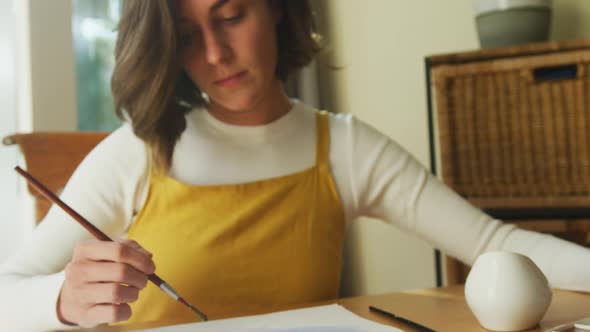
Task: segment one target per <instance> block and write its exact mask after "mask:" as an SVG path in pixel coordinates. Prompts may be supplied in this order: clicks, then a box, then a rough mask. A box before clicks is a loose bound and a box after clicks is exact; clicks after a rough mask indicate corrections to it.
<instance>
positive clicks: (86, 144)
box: [2, 132, 109, 223]
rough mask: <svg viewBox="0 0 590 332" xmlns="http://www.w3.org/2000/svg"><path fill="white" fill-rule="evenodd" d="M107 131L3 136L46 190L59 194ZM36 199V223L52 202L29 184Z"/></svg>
mask: <svg viewBox="0 0 590 332" xmlns="http://www.w3.org/2000/svg"><path fill="white" fill-rule="evenodd" d="M108 134H109V133H107V132H33V133H28V134H14V135H10V136H6V137H5V138H4V139H3V140H2V143H3V144H4V145H18V147H19V149H20V151H21V153H22V155H23V157H24V160H25V163H26V168H27V171H28V172H29V173H31V174H32V175H33V176H34V177H36V178H37V179H38V180H39V181H41V182H42V183H43V184H44V185H45V186H46V187H47V188H48V189H49V190H51V191H52V192H54V193H59V192H60V191H61V190H62V189H63V187H64V186H65V185H66V183H67V181H68V179H69V178H70V176H71V175H72V173H73V172H74V170H75V169H76V167H78V165H79V164H80V162H81V161H82V159H84V157H85V156H86V155H87V154H88V153H89V152H90V150H92V149H93V148H94V147H95V146H96V145H97V144H98V143H99V142H100V141H102V140H103V139H104V138H105V137H106V136H107V135H108ZM28 189H29V192H30V193H31V194H32V195H33V197H34V199H35V220H36V222H37V223H39V222H40V221H41V220H42V219H43V218H44V217H45V215H46V214H47V211H48V210H49V208H50V207H51V202H49V201H48V200H47V199H45V198H44V197H43V196H41V195H40V194H39V193H37V191H35V189H33V187H31V186H30V185H29V186H28Z"/></svg>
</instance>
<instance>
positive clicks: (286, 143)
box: [0, 101, 590, 331]
mask: <svg viewBox="0 0 590 332" xmlns="http://www.w3.org/2000/svg"><path fill="white" fill-rule="evenodd" d="M316 112H317V110H315V109H313V108H311V107H308V106H306V105H304V104H302V103H300V102H296V101H295V103H294V106H293V108H292V109H291V110H290V112H288V113H287V114H286V115H284V116H282V117H281V118H279V119H278V120H276V121H274V122H272V123H269V124H266V125H260V126H236V125H230V124H227V123H224V122H221V121H219V120H217V119H216V118H214V117H213V116H212V115H211V114H210V113H208V112H207V111H206V110H203V109H195V110H193V111H192V112H190V113H189V114H188V115H187V116H186V119H187V128H186V130H185V131H184V132H183V134H182V135H181V137H180V140H179V142H178V143H177V145H176V147H175V150H174V155H173V159H172V167H171V170H170V173H169V175H170V176H171V177H173V178H175V179H177V180H179V181H182V182H185V183H189V184H193V185H215V184H217V185H219V184H235V183H242V182H250V181H256V180H260V179H266V178H272V177H278V176H282V175H286V174H290V173H294V172H297V171H300V170H303V169H306V168H309V167H310V166H312V165H313V164H314V163H315V145H316V131H315V130H316V129H315V128H316V127H315V122H316ZM330 141H331V142H330V144H331V145H330V156H329V160H330V166H331V170H332V174H333V176H334V180H335V182H336V186H337V188H338V193H339V195H340V198H341V200H342V203H343V206H344V207H345V214H346V219H347V222H349V223H350V222H351V221H352V220H353V219H355V218H357V217H359V216H368V217H375V218H379V219H381V220H384V221H385V222H387V223H391V224H394V225H396V226H398V227H400V228H401V229H403V230H405V231H408V232H411V233H413V234H415V235H417V236H418V237H421V238H423V239H425V240H427V241H428V242H430V243H431V244H432V245H433V246H435V247H437V248H440V249H442V250H443V251H445V252H446V253H448V254H450V255H452V256H455V257H457V258H459V259H460V260H461V261H463V262H465V263H467V264H472V263H473V262H474V260H475V259H476V257H477V256H478V255H480V254H481V253H483V252H485V251H491V250H507V251H514V252H519V253H523V254H525V255H527V256H529V257H530V258H532V259H533V261H534V262H535V263H536V264H537V265H538V266H539V267H540V268H541V270H542V271H543V272H544V273H545V274H546V276H547V277H548V279H549V281H550V283H551V284H552V286H553V287H556V288H565V289H573V290H584V291H590V265H589V264H584V263H582V262H588V261H590V250H587V249H585V248H582V247H580V246H577V245H574V244H570V243H568V242H565V241H562V240H559V239H557V238H554V237H552V236H549V235H542V234H538V233H534V232H529V231H524V230H520V229H518V228H515V227H514V226H511V225H506V224H503V223H501V222H500V221H498V220H493V219H491V218H489V217H488V216H486V215H485V214H483V213H482V212H481V211H480V210H478V209H476V208H474V207H472V206H471V205H469V204H468V203H467V202H465V201H464V200H463V199H462V198H461V197H459V196H458V195H457V194H455V193H454V192H453V191H451V190H449V189H448V188H447V187H445V186H444V185H442V184H441V183H440V182H439V181H438V180H437V179H435V178H434V177H432V176H431V175H430V174H429V172H428V171H427V170H426V169H425V168H424V167H423V166H422V165H420V164H419V163H418V162H417V161H416V160H415V159H414V158H412V157H411V156H410V154H409V153H407V152H406V151H405V150H404V149H403V148H401V147H400V146H399V145H398V144H396V143H395V142H394V141H393V140H391V139H390V138H389V137H387V136H385V135H383V134H381V133H379V132H378V131H376V130H375V129H373V128H372V127H370V126H369V125H367V124H365V123H363V122H361V121H359V120H358V119H356V118H355V117H353V116H351V115H343V114H338V115H336V114H331V115H330ZM148 160H149V158H148V153H147V149H146V147H145V145H144V143H143V142H142V141H141V140H139V139H138V138H137V137H136V136H135V135H134V134H133V132H132V130H131V127H130V126H129V125H128V124H126V125H123V126H122V127H121V128H119V129H118V130H116V131H115V132H114V133H112V134H111V135H110V136H109V137H108V138H106V139H105V140H104V141H103V142H101V143H100V144H99V145H98V146H97V147H96V148H95V149H94V150H93V151H92V152H91V153H90V154H89V155H88V156H87V157H86V159H85V160H84V161H83V162H82V164H81V165H80V166H79V167H78V169H77V170H76V171H75V173H74V175H73V176H72V178H71V179H70V181H69V183H68V184H67V186H66V188H65V189H64V191H63V193H62V195H61V198H62V199H63V200H64V201H65V202H66V203H68V204H69V205H70V206H72V207H73V208H74V209H75V210H77V211H78V212H79V213H80V214H81V215H83V216H84V217H85V218H86V219H88V220H90V221H92V222H93V223H94V224H95V225H96V226H97V227H99V228H100V229H102V230H103V231H104V232H106V233H107V234H109V235H110V236H111V237H124V236H125V234H126V231H127V229H128V228H129V226H130V225H131V224H132V223H133V221H134V216H135V215H136V213H137V212H138V211H139V210H140V209H141V208H142V205H143V204H144V200H145V197H146V193H147V189H148V188H147V187H148V180H149V174H150V166H149V161H148ZM89 238H90V235H89V234H88V233H87V231H85V230H84V229H83V228H82V227H80V226H79V225H78V224H77V223H76V222H74V221H73V220H71V218H70V217H69V216H68V215H66V214H65V213H63V212H62V211H61V210H60V209H58V208H55V207H54V208H52V209H51V210H50V212H49V214H48V215H47V217H46V218H45V219H44V220H43V222H42V223H41V224H40V225H39V227H38V228H37V229H36V230H35V232H34V234H33V236H32V237H31V239H30V241H28V242H27V243H26V244H24V246H23V247H22V248H21V249H20V250H18V252H17V254H16V255H15V256H13V257H11V258H10V259H9V260H8V261H7V262H6V263H5V264H3V265H2V266H1V267H0V312H1V313H2V314H3V317H2V322H1V323H0V324H2V325H3V327H9V328H10V330H15V331H16V330H18V331H29V330H52V329H62V328H67V326H65V325H63V324H62V323H60V321H59V320H58V318H57V314H56V301H57V298H58V294H59V292H60V289H61V285H62V283H63V281H64V273H63V269H64V267H65V265H66V264H67V262H68V261H69V260H70V259H71V256H72V249H73V247H74V246H75V245H76V243H77V242H79V241H81V240H85V239H89Z"/></svg>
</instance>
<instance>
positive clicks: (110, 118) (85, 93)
mask: <svg viewBox="0 0 590 332" xmlns="http://www.w3.org/2000/svg"><path fill="white" fill-rule="evenodd" d="M120 12H121V0H74V2H73V20H72V31H73V43H74V51H75V56H76V89H77V92H76V94H77V110H78V129H80V130H84V131H95V130H98V131H112V130H114V129H115V128H117V127H118V126H119V125H120V121H119V119H118V118H117V117H116V116H115V113H114V109H113V99H112V95H111V89H110V80H111V74H112V71H113V66H114V50H115V42H116V39H117V33H116V27H117V22H118V21H119V17H120Z"/></svg>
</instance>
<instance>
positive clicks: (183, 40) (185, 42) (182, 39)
mask: <svg viewBox="0 0 590 332" xmlns="http://www.w3.org/2000/svg"><path fill="white" fill-rule="evenodd" d="M178 41H179V44H180V45H181V47H183V48H188V47H190V46H192V45H193V44H195V43H196V42H197V33H196V32H184V33H181V34H180V35H179V40H178Z"/></svg>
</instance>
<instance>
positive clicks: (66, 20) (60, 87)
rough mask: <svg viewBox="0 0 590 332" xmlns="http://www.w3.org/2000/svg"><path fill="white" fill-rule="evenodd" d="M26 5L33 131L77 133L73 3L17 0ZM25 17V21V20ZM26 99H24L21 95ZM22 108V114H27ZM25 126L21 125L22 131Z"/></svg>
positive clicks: (58, 0)
mask: <svg viewBox="0 0 590 332" xmlns="http://www.w3.org/2000/svg"><path fill="white" fill-rule="evenodd" d="M18 1H19V2H23V3H28V11H26V10H25V11H24V12H22V13H21V15H23V16H21V18H22V19H23V20H25V21H28V28H29V31H28V32H29V35H28V38H25V40H28V41H29V45H28V47H29V48H28V49H27V46H26V45H24V46H23V49H21V51H22V53H23V57H26V58H27V59H28V60H29V62H28V64H29V66H30V68H29V70H30V72H29V73H26V72H23V73H21V74H22V75H29V76H30V78H31V80H30V82H31V85H30V91H25V93H28V94H29V96H28V98H30V100H31V101H32V103H31V110H30V112H31V114H32V116H31V123H30V124H31V125H32V129H33V130H76V127H77V118H76V76H75V62H74V61H75V60H74V49H73V45H72V27H71V25H72V0H51V1H47V0H18ZM26 15H28V18H27V17H25V16H26ZM24 97H25V98H26V96H24ZM26 111H27V110H26V109H24V108H23V109H21V112H26ZM25 125H27V124H25V123H21V124H20V126H21V128H24V126H25Z"/></svg>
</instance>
